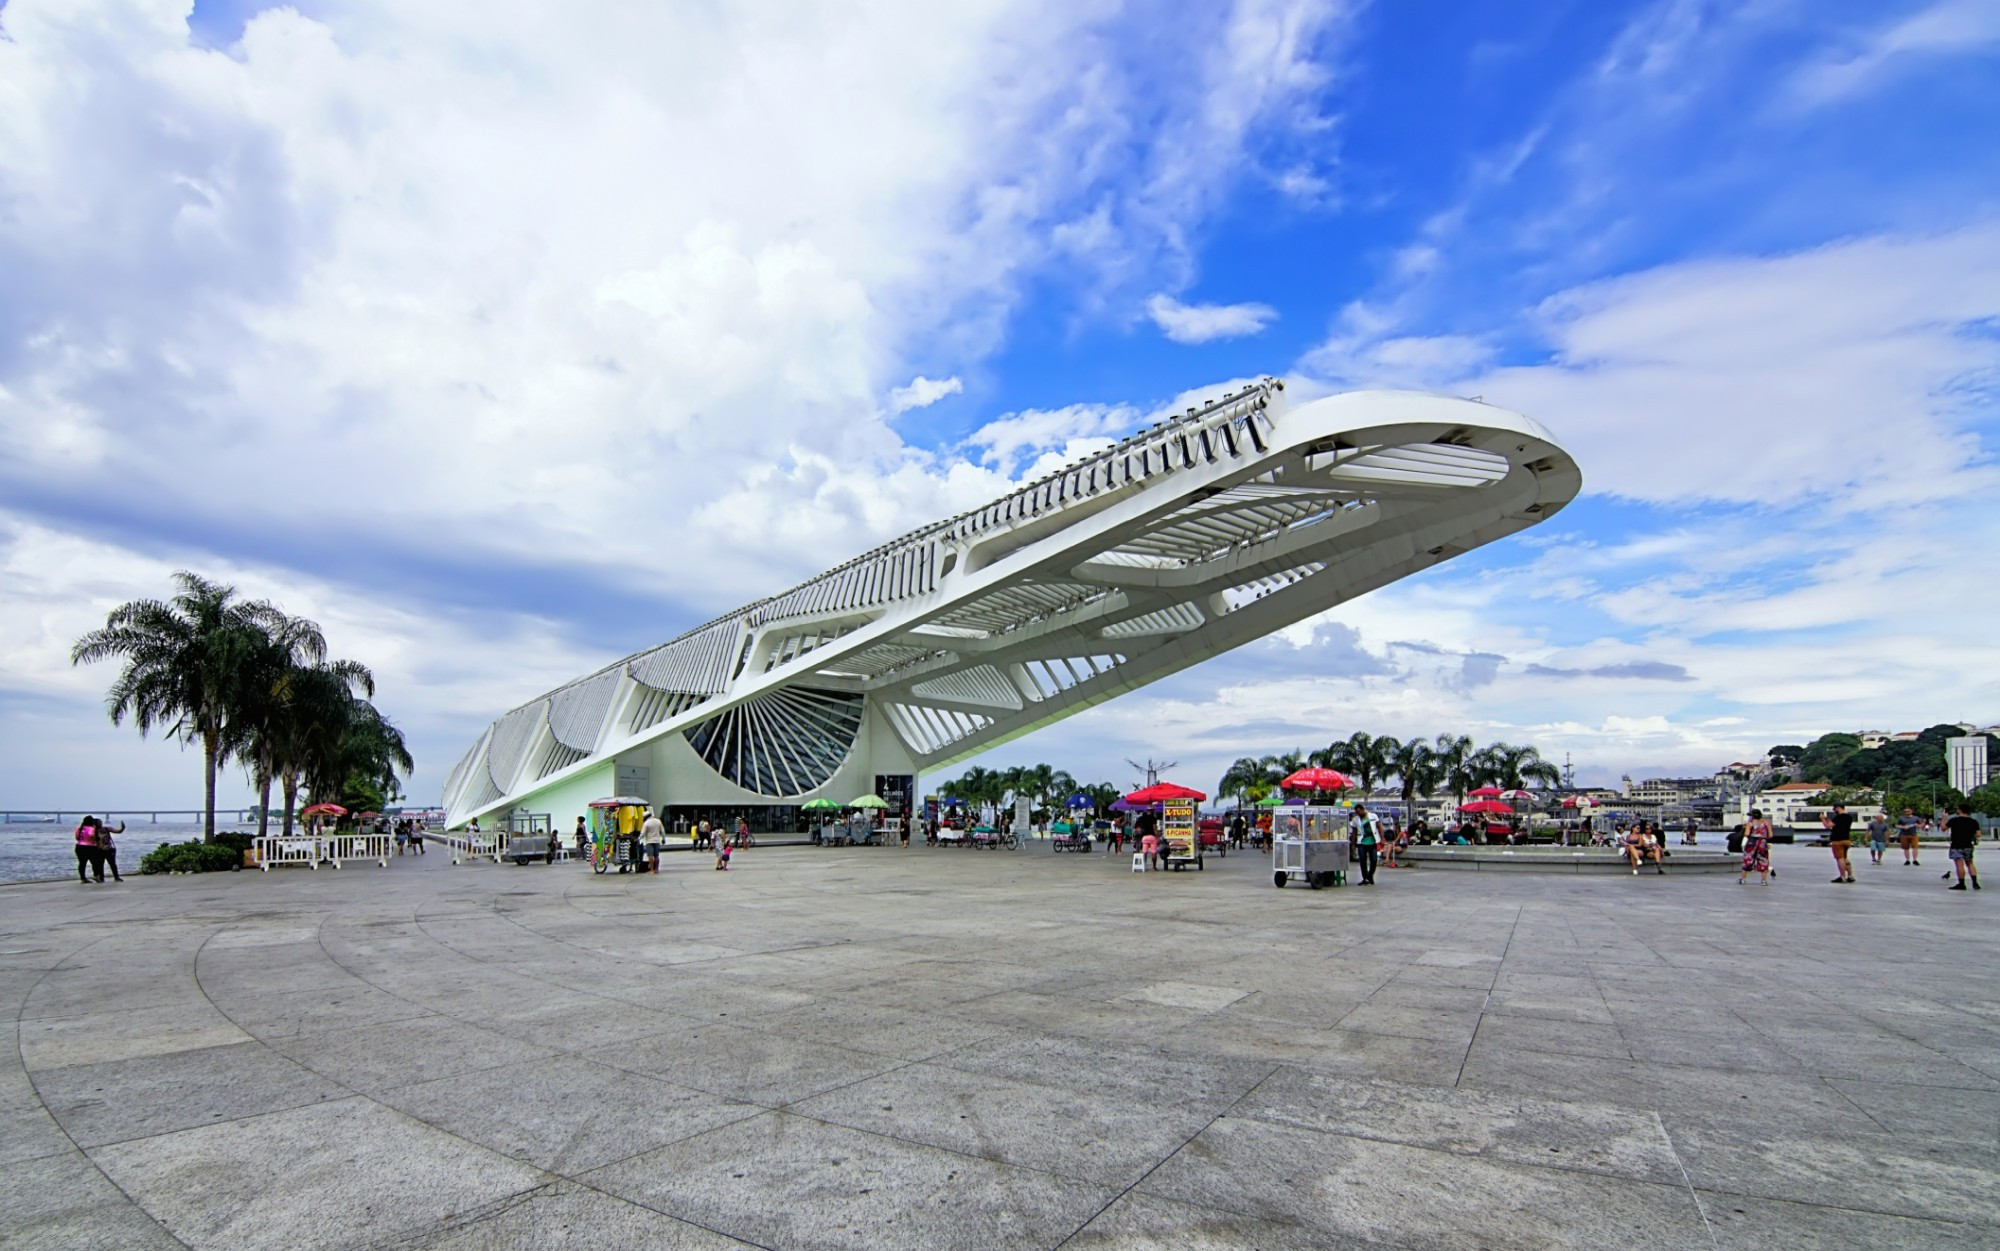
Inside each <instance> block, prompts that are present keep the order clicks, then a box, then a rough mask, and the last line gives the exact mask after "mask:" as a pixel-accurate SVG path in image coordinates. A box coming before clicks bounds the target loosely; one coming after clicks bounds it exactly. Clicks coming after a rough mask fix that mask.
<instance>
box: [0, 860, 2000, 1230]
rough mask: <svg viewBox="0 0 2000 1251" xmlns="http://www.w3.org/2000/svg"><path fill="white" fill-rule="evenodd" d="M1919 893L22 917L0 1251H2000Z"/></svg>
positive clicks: (10, 961)
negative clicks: (1619, 1250)
mask: <svg viewBox="0 0 2000 1251" xmlns="http://www.w3.org/2000/svg"><path fill="white" fill-rule="evenodd" d="M1890 854H1891V859H1892V863H1890V864H1889V865H1886V866H1883V867H1881V868H1871V867H1870V866H1867V865H1865V864H1864V865H1862V866H1861V868H1860V870H1859V872H1860V874H1861V881H1860V883H1859V884H1858V885H1855V886H1851V887H1847V886H1842V887H1835V886H1832V885H1830V884H1829V883H1828V881H1827V879H1828V877H1829V876H1830V875H1831V874H1830V870H1829V867H1828V864H1827V862H1826V857H1825V853H1824V852H1821V851H1816V850H1813V849H1809V848H1781V849H1779V860H1778V863H1779V867H1780V870H1781V881H1780V882H1779V883H1778V884H1775V885H1773V886H1771V887H1768V888H1765V887H1760V886H1757V885H1755V884H1754V883H1753V884H1752V885H1749V886H1741V887H1739V886H1738V885H1737V884H1736V882H1735V879H1734V878H1733V877H1718V876H1714V875H1700V876H1694V875H1688V876H1679V877H1677V876H1674V875H1671V874H1670V875H1669V876H1667V877H1664V878H1662V877H1656V876H1653V875H1651V874H1646V875H1643V876H1640V877H1637V878H1634V877H1629V876H1624V875H1620V876H1615V877H1577V876H1574V875H1561V876H1546V877H1544V876H1535V875H1527V874H1490V873H1468V872H1453V871H1448V870H1435V869H1424V870H1409V871H1402V872H1391V871H1387V870H1385V871H1384V872H1383V873H1382V875H1381V876H1382V881H1381V884H1380V885H1379V886H1377V887H1374V888H1361V887H1358V886H1356V887H1348V888H1345V889H1335V890H1329V891H1317V892H1316V891H1308V890H1305V889H1301V888H1299V887H1296V886H1294V887H1291V888H1287V889H1285V890H1276V889H1273V887H1272V885H1271V879H1270V873H1269V870H1268V862H1267V861H1266V860H1265V859H1264V858H1263V857H1260V856H1256V855H1248V854H1243V853H1237V854H1235V855H1232V856H1230V857H1229V858H1228V859H1226V860H1219V861H1217V860H1211V861H1210V862H1209V865H1208V868H1207V870H1206V871H1204V872H1201V873H1177V874H1150V875H1134V874H1132V873H1130V872H1129V870H1128V865H1127V863H1126V862H1123V861H1120V862H1112V861H1110V860H1108V859H1107V858H1106V857H1104V856H1101V855H1099V856H1092V857H1085V856H1077V855H1053V854H1050V853H1049V851H1048V850H1047V849H1046V847H1045V846H1034V845H1031V846H1030V847H1029V848H1027V849H1024V850H1022V851H1020V852H1018V853H1009V852H996V851H971V850H930V849H924V848H912V849H909V850H898V849H880V848H843V849H820V848H806V847H784V848H779V847H773V848H756V849H751V850H749V851H748V852H746V853H744V854H742V855H741V856H739V857H738V860H737V865H736V868H735V869H733V870H732V871H731V872H729V873H728V874H720V873H715V872H713V871H711V870H710V869H709V867H708V863H709V862H708V860H707V859H706V858H698V857H694V856H690V855H672V856H669V857H668V858H667V861H666V865H667V871H666V872H665V873H663V874H661V875H660V876H658V877H620V876H616V875H608V876H601V877H600V876H594V875H592V874H591V873H590V872H589V871H588V870H587V869H585V868H583V867H581V866H578V865H556V866H541V865H536V866H531V867H527V868H517V867H515V866H513V865H504V866H496V865H492V864H480V865H465V866H458V867H453V866H452V865H450V863H449V862H448V859H447V857H445V856H443V855H441V854H439V853H438V852H437V851H435V850H433V852H432V853H431V854H430V855H428V856H426V857H424V858H422V859H420V860H419V859H414V858H405V859H400V860H395V861H392V862H391V866H390V867H389V868H388V869H387V870H382V869H378V868H375V867H373V866H352V865H350V866H349V867H347V868H345V869H342V870H340V871H337V872H336V871H333V870H330V869H321V870H320V871H318V872H308V871H304V870H298V869H293V870H287V871H281V872H273V873H270V874H259V873H231V874H215V875H208V876H201V877H176V878H146V879H141V878H137V877H131V878H128V881H127V883H126V884H125V885H123V886H111V885H107V886H95V885H92V886H80V885H78V884H77V883H75V882H73V881H72V882H66V883H47V884H33V885H22V886H9V887H4V888H0V995H4V1005H5V1016H4V1020H5V1023H6V1028H7V1029H8V1030H10V1031H12V1034H13V1037H12V1038H11V1039H7V1040H5V1045H4V1046H0V1247H32V1248H91V1247H104V1248H120V1249H126V1248H153V1247H160V1248H172V1247H183V1246H185V1247H195V1248H320V1247H325V1248H336V1247H357V1248H359V1247H371V1248H372V1247H392V1248H437V1249H443V1248H453V1249H460V1248H463V1249H467V1251H472V1249H478V1251H487V1249H497V1248H514V1247H521V1248H550V1247H618V1248H643V1247H667V1248H708V1247H729V1246H742V1245H754V1246H764V1247H783V1248H793V1247H800V1248H818V1247H844V1248H922V1249H925V1251H933V1249H936V1248H947V1247H964V1248H1002V1247H1045V1248H1046V1247H1057V1246H1061V1247H1065V1248H1079V1249H1081V1248H1111V1247H1158V1248H1202V1247H1229V1248H1239V1247H1257V1248H1267V1249H1273V1251H1276V1249H1288V1248H1321V1247H1361V1246H1386V1247H1422V1248H1459V1247H1464V1248H1510V1249H1511V1248H1521V1249H1527V1248H1542V1247H1590V1248H1605V1247H1643V1248H1646V1249H1647V1251H1670V1249H1675V1248H1778V1247H1866V1248H1883V1247H1921V1248H1927V1249H1935V1251H1948V1249H1954V1248H1968V1249H1969V1248H1994V1247H1996V1246H2000V1163H1996V1161H2000V972H1996V968H1995V964H1994V959H1993V952H1994V950H1995V939H1996V938H2000V919H1996V917H2000V893H1995V894H1993V895H1991V896H1988V895H1986V894H1985V893H1984V892H1981V893H1979V894H1973V893H1971V892H1957V893H1954V892H1947V891H1946V890H1945V889H1944V884H1943V883H1942V882H1941V881H1939V878H1938V874H1939V873H1940V872H1941V871H1942V870H1943V868H1944V867H1945V865H1944V856H1943V854H1942V852H1930V853H1929V855H1930V856H1931V857H1932V858H1930V859H1926V860H1925V861H1924V864H1923V867H1922V868H1904V867H1902V866H1901V865H1900V863H1897V862H1896V860H1895V858H1896V856H1897V853H1896V852H1894V851H1892V852H1891V853H1890ZM1934 862H1935V863H1934ZM1996 885H2000V883H1996Z"/></svg>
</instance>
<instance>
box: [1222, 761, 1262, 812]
mask: <svg viewBox="0 0 2000 1251" xmlns="http://www.w3.org/2000/svg"><path fill="white" fill-rule="evenodd" d="M1271 786H1272V782H1271V775H1270V772H1269V770H1267V769H1265V768H1264V762H1263V761H1261V760H1259V759H1257V758H1256V757H1255V756H1241V757H1238V758H1237V761H1236V763H1235V764H1232V765H1230V766H1229V768H1228V769H1227V770H1226V771H1224V773H1223V775H1222V780H1221V781H1220V782H1217V783H1216V784H1215V797H1216V798H1217V799H1223V798H1227V797H1229V796H1232V795H1233V796H1235V797H1236V798H1237V799H1238V800H1240V801H1241V802H1243V803H1247V804H1254V803H1256V802H1257V801H1258V800H1260V799H1262V798H1264V796H1265V795H1267V794H1269V793H1270V791H1271Z"/></svg>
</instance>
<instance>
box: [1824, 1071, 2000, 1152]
mask: <svg viewBox="0 0 2000 1251" xmlns="http://www.w3.org/2000/svg"><path fill="white" fill-rule="evenodd" d="M1898 1072H1899V1073H1900V1074H1901V1075H1903V1076H1907V1077H1916V1076H1918V1072H1917V1071H1915V1070H1912V1069H1902V1070H1898ZM1827 1085H1828V1086H1830V1087H1832V1088H1833V1089H1834V1090H1837V1091H1839V1092H1840V1094H1841V1095H1842V1097H1844V1098H1846V1099H1847V1100H1849V1101H1850V1102H1852V1103H1854V1104H1856V1105H1857V1106H1859V1107H1860V1108H1861V1110H1862V1111H1864V1112H1866V1113H1867V1114H1868V1115H1869V1116H1870V1117H1872V1118H1874V1120H1875V1121H1876V1122H1878V1123H1879V1124H1880V1125H1881V1126H1882V1127H1883V1128H1884V1129H1886V1130H1888V1131H1889V1132H1890V1133H1892V1134H1898V1135H1908V1136H1911V1137H1914V1138H1918V1139H1924V1140H1931V1141H1938V1142H1962V1143H1967V1144H1970V1145H1973V1146H1979V1147H1987V1148H2000V1091H1992V1090H1960V1089H1957V1088H1954V1087H1938V1086H1919V1085H1915V1084H1912V1083H1910V1082H1903V1081H1880V1080H1875V1081H1870V1080H1863V1079H1855V1080H1842V1079H1833V1078H1829V1079H1828V1080H1827Z"/></svg>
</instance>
